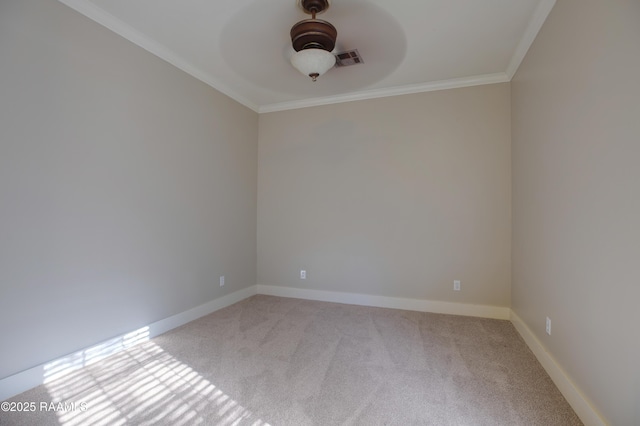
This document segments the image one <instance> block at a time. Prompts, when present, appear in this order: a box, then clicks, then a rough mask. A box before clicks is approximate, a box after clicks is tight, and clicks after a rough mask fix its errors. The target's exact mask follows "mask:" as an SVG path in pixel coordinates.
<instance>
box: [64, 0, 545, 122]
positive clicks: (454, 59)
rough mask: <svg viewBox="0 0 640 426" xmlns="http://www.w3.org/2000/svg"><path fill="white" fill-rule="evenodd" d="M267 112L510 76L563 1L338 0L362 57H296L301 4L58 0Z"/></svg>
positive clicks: (342, 28)
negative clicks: (352, 61) (301, 67)
mask: <svg viewBox="0 0 640 426" xmlns="http://www.w3.org/2000/svg"><path fill="white" fill-rule="evenodd" d="M59 1H61V2H62V3H64V4H66V5H68V6H70V7H71V8H73V9H75V10H77V11H78V12H80V13H82V14H84V15H86V16H87V17H89V18H91V19H93V20H95V21H96V22H98V23H100V24H102V25H104V26H106V27H107V28H110V29H111V30H113V31H115V32H116V33H118V34H120V35H121V36H123V37H125V38H127V39H129V40H131V41H132V42H134V43H136V44H138V45H139V46H141V47H143V48H145V49H147V50H148V51H150V52H152V53H154V54H156V55H158V56H159V57H161V58H163V59H165V60H166V61H168V62H170V63H172V64H173V65H175V66H177V67H178V68H181V69H183V70H184V71H186V72H188V73H189V74H191V75H193V76H194V77H196V78H198V79H200V80H202V81H204V82H206V83H207V84H209V85H211V86H212V87H214V88H215V89H217V90H219V91H221V92H223V93H225V94H227V95H228V96H230V97H232V98H233V99H235V100H237V101H238V102H240V103H242V104H244V105H246V106H248V107H249V108H251V109H253V110H255V111H257V112H269V111H277V110H284V109H292V108H300V107H305V106H311V105H322V104H328V103H334V102H344V101H349V100H356V99H367V98H374V97H381V96H391V95H397V94H405V93H415V92H424V91H429V90H438V89H443V88H453V87H464V86H471V85H476V84H485V83H497V82H505V81H509V80H510V79H511V77H512V76H513V74H514V73H515V71H516V70H517V68H518V66H519V65H520V62H521V61H522V58H523V57H524V55H525V54H526V52H527V49H528V48H529V46H530V45H531V43H532V42H533V40H534V38H535V36H536V34H537V33H538V31H539V30H540V27H541V26H542V24H543V23H544V20H545V19H546V17H547V15H548V14H549V12H550V11H551V9H552V8H553V5H554V4H555V0H332V2H331V7H330V8H329V9H328V10H327V11H326V12H325V13H323V14H322V15H320V16H319V18H320V19H324V20H327V21H329V22H331V23H332V24H333V25H334V26H335V27H336V28H337V30H338V41H337V44H336V50H337V51H342V50H349V49H358V51H359V52H360V55H361V56H362V58H363V60H364V63H362V64H358V65H354V66H351V67H345V68H334V69H331V70H329V71H328V72H327V73H326V74H325V75H323V76H322V77H320V78H319V79H318V81H317V82H315V83H314V82H312V81H311V79H309V77H306V76H304V75H302V74H301V73H299V72H298V71H297V70H296V69H294V68H293V67H292V66H291V64H290V63H289V60H288V58H289V56H290V55H291V54H292V53H293V49H292V48H291V39H290V37H289V30H290V29H291V27H292V26H293V24H295V23H296V22H298V21H300V20H302V19H307V18H309V15H306V14H304V13H303V12H302V10H301V9H300V8H299V7H298V6H297V5H296V0H59Z"/></svg>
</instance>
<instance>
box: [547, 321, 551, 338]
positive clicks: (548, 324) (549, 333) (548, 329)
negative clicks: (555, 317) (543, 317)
mask: <svg viewBox="0 0 640 426" xmlns="http://www.w3.org/2000/svg"><path fill="white" fill-rule="evenodd" d="M546 331H547V334H548V335H549V336H551V318H549V317H547V327H546Z"/></svg>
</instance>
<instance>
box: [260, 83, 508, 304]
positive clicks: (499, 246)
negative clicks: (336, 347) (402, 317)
mask: <svg viewBox="0 0 640 426" xmlns="http://www.w3.org/2000/svg"><path fill="white" fill-rule="evenodd" d="M509 104H510V91H509V84H498V85H487V86H480V87H471V88H464V89H456V90H446V91H439V92H430V93H421V94H415V95H406V96H396V97H391V98H384V99H374V100H367V101H360V102H349V103H343V104H336V105H330V106H322V107H314V108H305V109H301V110H294V111H282V112H274V113H268V114H261V115H260V141H259V171H258V283H259V284H265V285H275V286H283V287H294V288H296V287H297V288H308V289H314V290H328V291H338V292H340V291H342V292H351V293H360V294H368V295H380V296H390V297H404V298H416V299H429V300H440V301H449V302H461V303H473V304H482V305H493V306H509V302H510V274H511V269H510V252H511V247H510V244H511V216H510V215H511V199H510V196H511V192H510V191H511V170H510V161H511V159H510V156H511V151H510V131H511V130H510V110H509V109H510V106H509ZM300 269H306V270H307V273H308V278H307V280H304V281H303V280H300V279H299V275H298V274H299V270H300ZM454 279H459V280H461V281H462V291H460V292H454V291H453V280H454Z"/></svg>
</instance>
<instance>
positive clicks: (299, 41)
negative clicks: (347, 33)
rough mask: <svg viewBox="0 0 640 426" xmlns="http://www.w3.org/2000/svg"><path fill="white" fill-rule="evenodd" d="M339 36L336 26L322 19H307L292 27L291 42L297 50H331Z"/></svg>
mask: <svg viewBox="0 0 640 426" xmlns="http://www.w3.org/2000/svg"><path fill="white" fill-rule="evenodd" d="M337 36H338V31H337V30H336V28H335V27H334V26H333V25H331V24H330V23H329V22H327V21H323V20H320V19H305V20H304V21H300V22H298V23H297V24H295V25H294V26H293V27H292V28H291V44H292V45H293V48H294V50H295V51H296V52H299V51H301V50H303V49H323V50H326V51H328V52H331V51H332V50H333V48H334V47H335V45H336V38H337Z"/></svg>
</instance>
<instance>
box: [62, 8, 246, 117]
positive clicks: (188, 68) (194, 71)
mask: <svg viewBox="0 0 640 426" xmlns="http://www.w3.org/2000/svg"><path fill="white" fill-rule="evenodd" d="M58 1H59V2H60V3H63V4H65V5H66V6H68V7H70V8H71V9H73V10H75V11H76V12H78V13H80V14H82V15H84V16H86V17H87V18H89V19H91V20H93V21H95V22H97V23H98V24H100V25H102V26H103V27H106V28H108V29H110V30H111V31H113V32H114V33H116V34H118V35H119V36H121V37H124V38H125V39H127V40H129V41H130V42H132V43H134V44H136V45H138V46H140V47H142V48H143V49H144V50H146V51H148V52H150V53H152V54H154V55H156V56H157V57H159V58H160V59H163V60H164V61H166V62H168V63H170V64H171V65H173V66H175V67H176V68H178V69H181V70H182V71H184V72H186V73H187V74H189V75H191V76H192V77H195V78H197V79H198V80H200V81H202V82H204V83H206V84H208V85H209V86H211V87H213V88H214V89H216V90H217V91H219V92H221V93H223V94H224V95H227V96H229V97H230V98H232V99H233V100H235V101H237V102H239V103H241V104H242V105H244V106H246V107H247V108H249V109H252V110H253V111H255V112H258V108H259V107H258V105H256V104H254V103H253V102H251V101H249V100H248V99H246V98H245V97H243V96H241V95H239V94H238V93H237V92H235V91H233V90H231V89H230V88H229V87H227V86H226V85H224V84H222V83H221V82H220V81H218V80H217V79H216V78H214V77H213V76H212V75H211V74H209V73H207V72H204V71H202V70H201V69H199V68H198V67H196V66H194V65H193V64H191V63H190V62H189V61H187V60H185V59H184V58H182V57H181V56H180V55H177V54H176V53H175V52H173V51H172V50H171V49H169V48H167V47H166V46H164V45H163V44H160V43H158V42H156V41H154V40H153V39H151V38H149V37H147V36H146V35H144V34H143V33H141V32H139V31H137V30H135V29H134V28H133V27H131V26H130V25H128V24H126V23H124V22H123V21H121V20H120V19H118V18H116V17H115V16H113V15H111V14H110V13H107V12H105V11H104V10H103V9H101V8H99V7H98V6H96V5H94V4H93V3H91V2H88V1H86V0H58Z"/></svg>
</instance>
